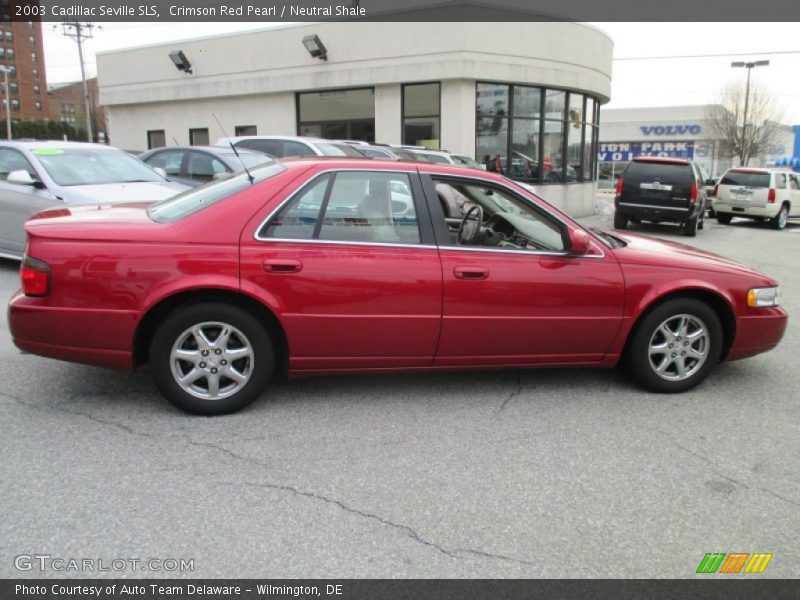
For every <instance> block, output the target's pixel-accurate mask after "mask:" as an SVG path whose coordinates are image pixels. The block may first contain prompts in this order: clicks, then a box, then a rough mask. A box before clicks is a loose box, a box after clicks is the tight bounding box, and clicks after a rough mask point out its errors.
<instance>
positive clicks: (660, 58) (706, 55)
mask: <svg viewBox="0 0 800 600" xmlns="http://www.w3.org/2000/svg"><path fill="white" fill-rule="evenodd" d="M771 54H800V50H775V51H772V52H727V53H725V54H676V55H673V56H622V57H619V58H615V59H614V60H671V59H674V58H723V57H727V56H766V55H771Z"/></svg>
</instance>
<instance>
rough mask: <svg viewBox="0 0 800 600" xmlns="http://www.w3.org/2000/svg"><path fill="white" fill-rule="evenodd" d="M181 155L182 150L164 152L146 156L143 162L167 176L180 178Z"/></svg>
mask: <svg viewBox="0 0 800 600" xmlns="http://www.w3.org/2000/svg"><path fill="white" fill-rule="evenodd" d="M183 155H184V151H183V150H164V151H163V152H156V153H155V154H152V155H150V156H148V157H147V158H146V159H145V161H144V162H146V163H147V164H148V165H150V166H151V167H153V168H154V169H155V168H160V169H164V172H165V173H166V174H167V175H171V176H180V174H181V163H182V162H183Z"/></svg>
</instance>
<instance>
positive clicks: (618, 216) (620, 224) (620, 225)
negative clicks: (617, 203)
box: [614, 211, 628, 229]
mask: <svg viewBox="0 0 800 600" xmlns="http://www.w3.org/2000/svg"><path fill="white" fill-rule="evenodd" d="M627 227H628V217H626V216H625V215H623V214H622V213H621V212H619V211H614V229H625V228H627Z"/></svg>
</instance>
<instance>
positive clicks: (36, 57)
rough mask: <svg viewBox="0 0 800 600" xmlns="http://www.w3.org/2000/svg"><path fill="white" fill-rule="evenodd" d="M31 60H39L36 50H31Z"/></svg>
mask: <svg viewBox="0 0 800 600" xmlns="http://www.w3.org/2000/svg"><path fill="white" fill-rule="evenodd" d="M31 62H39V55H38V54H36V52H31Z"/></svg>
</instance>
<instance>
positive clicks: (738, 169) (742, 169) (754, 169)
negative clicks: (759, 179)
mask: <svg viewBox="0 0 800 600" xmlns="http://www.w3.org/2000/svg"><path fill="white" fill-rule="evenodd" d="M728 171H733V172H734V173H757V174H761V175H763V174H766V173H773V172H779V173H782V172H785V171H783V170H782V169H767V168H761V167H731V168H730V169H728Z"/></svg>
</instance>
